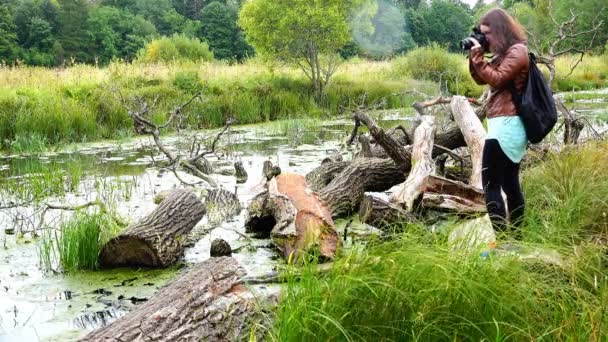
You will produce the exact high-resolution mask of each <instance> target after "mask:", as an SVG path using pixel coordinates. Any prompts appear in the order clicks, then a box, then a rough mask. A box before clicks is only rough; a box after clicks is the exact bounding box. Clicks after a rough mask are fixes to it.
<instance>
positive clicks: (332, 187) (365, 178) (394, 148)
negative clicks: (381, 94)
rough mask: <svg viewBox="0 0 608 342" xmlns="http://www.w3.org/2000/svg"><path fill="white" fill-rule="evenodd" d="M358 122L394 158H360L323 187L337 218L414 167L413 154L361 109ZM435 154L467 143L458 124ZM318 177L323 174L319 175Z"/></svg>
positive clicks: (322, 195) (325, 200)
mask: <svg viewBox="0 0 608 342" xmlns="http://www.w3.org/2000/svg"><path fill="white" fill-rule="evenodd" d="M355 118H356V120H357V121H359V122H362V123H363V124H365V125H366V126H368V128H370V126H371V127H372V128H370V133H371V134H372V136H373V137H374V139H375V140H376V142H378V143H379V144H380V145H381V146H382V147H383V148H384V149H385V150H389V151H390V153H388V154H389V155H390V156H391V158H393V159H379V158H357V159H355V160H353V161H352V162H351V163H350V164H349V165H348V166H346V167H345V168H344V169H343V170H342V172H340V173H338V174H336V175H335V176H333V178H332V181H331V182H330V183H329V184H327V186H325V187H324V188H322V189H321V190H319V197H320V198H321V201H322V202H323V203H325V204H326V205H327V206H328V207H329V209H330V210H331V213H332V216H333V217H343V216H347V215H349V214H351V213H353V212H355V211H356V210H357V209H358V208H359V204H360V203H361V199H362V198H363V194H364V193H365V192H381V191H386V190H388V189H390V188H391V187H392V186H394V185H397V184H399V183H401V182H403V181H404V180H405V175H406V174H407V173H408V172H409V170H410V168H411V161H410V154H409V153H408V151H407V150H406V149H405V148H404V147H403V146H401V145H400V144H399V142H398V141H397V140H395V139H394V138H393V137H392V136H391V135H388V134H386V133H385V132H384V131H383V130H382V129H381V128H380V127H379V126H378V125H377V124H376V123H375V122H374V121H373V119H371V118H370V117H369V116H368V115H367V114H365V113H363V112H357V113H356V114H355ZM435 140H436V144H440V145H441V146H442V147H441V148H439V147H437V146H435V147H434V148H433V156H437V155H440V154H443V153H445V149H446V148H447V149H449V150H451V149H455V148H458V147H463V146H466V144H465V141H464V138H463V136H462V133H461V132H460V129H459V128H458V127H455V128H453V129H450V130H449V131H446V132H443V133H441V134H438V135H437V136H436V137H435ZM316 177H322V176H320V175H317V176H316Z"/></svg>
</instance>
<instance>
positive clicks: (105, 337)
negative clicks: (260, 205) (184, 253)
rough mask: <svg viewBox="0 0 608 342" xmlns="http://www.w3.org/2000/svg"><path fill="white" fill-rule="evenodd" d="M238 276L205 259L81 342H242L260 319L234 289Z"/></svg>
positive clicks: (229, 264) (221, 262) (238, 271)
mask: <svg viewBox="0 0 608 342" xmlns="http://www.w3.org/2000/svg"><path fill="white" fill-rule="evenodd" d="M244 275H245V271H244V270H243V269H242V268H241V267H240V266H239V265H238V263H237V262H236V261H235V260H234V259H233V258H230V257H219V258H211V259H208V260H206V261H204V262H202V263H200V264H197V265H196V266H194V268H193V269H192V270H191V271H190V272H188V273H187V274H185V275H184V276H182V277H180V278H178V279H177V280H176V281H175V282H173V283H172V284H171V285H169V286H167V287H165V288H164V289H162V290H160V291H159V292H158V293H157V294H155V295H154V296H153V297H152V298H150V299H149V300H148V301H147V302H145V303H144V304H141V306H138V307H137V308H135V310H133V311H132V312H130V313H129V314H127V315H126V316H124V317H122V318H120V319H118V320H117V321H115V322H113V323H111V324H110V325H108V326H106V327H103V328H101V329H99V330H96V331H93V332H91V333H90V334H88V335H87V336H85V337H84V338H83V339H82V340H81V341H128V342H135V341H240V340H248V339H249V337H250V336H249V334H250V331H251V327H252V324H253V323H256V322H260V321H261V320H262V317H261V312H260V310H259V305H256V303H257V302H256V298H254V297H253V295H252V294H251V293H250V292H249V291H247V289H246V288H245V287H244V286H242V285H239V279H241V278H242V277H243V276H244ZM259 330H260V329H258V331H259ZM260 337H261V336H257V338H260Z"/></svg>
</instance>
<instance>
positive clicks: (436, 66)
mask: <svg viewBox="0 0 608 342" xmlns="http://www.w3.org/2000/svg"><path fill="white" fill-rule="evenodd" d="M393 72H394V73H396V74H398V75H402V76H410V77H412V78H414V79H421V80H431V81H435V82H441V87H442V88H444V89H445V88H447V90H449V91H450V92H451V93H453V94H462V95H467V96H478V95H480V94H481V91H482V89H483V88H482V87H481V86H478V85H476V84H475V82H474V81H473V79H472V78H471V76H470V75H469V72H468V64H467V63H466V57H465V56H464V55H461V54H454V53H449V52H448V51H447V50H446V49H444V48H442V47H440V46H439V45H437V44H433V45H430V46H425V47H421V48H417V49H415V50H412V51H411V52H409V53H408V54H407V55H405V56H404V57H400V58H397V59H396V60H395V62H394V69H393Z"/></svg>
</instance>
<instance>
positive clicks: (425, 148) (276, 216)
mask: <svg viewBox="0 0 608 342" xmlns="http://www.w3.org/2000/svg"><path fill="white" fill-rule="evenodd" d="M438 103H441V104H449V105H450V106H449V107H450V109H451V114H452V116H453V118H454V121H455V122H456V126H455V127H453V128H451V129H448V130H445V131H443V132H437V131H436V127H435V123H434V118H433V117H432V116H429V115H419V116H418V117H417V118H416V120H415V122H416V124H415V125H414V126H415V127H414V129H413V130H412V131H411V132H407V131H406V130H405V129H403V128H402V127H400V128H395V129H391V130H386V131H385V130H384V129H383V128H381V127H380V126H378V125H377V123H376V122H375V121H374V120H373V119H372V118H371V117H370V116H369V115H368V114H367V113H366V112H364V111H357V112H355V113H354V115H353V118H354V120H355V129H354V131H353V133H352V135H351V137H350V139H349V141H348V143H349V144H350V143H353V142H354V141H356V140H357V139H355V137H356V130H357V128H358V127H359V126H361V125H365V126H367V128H368V130H369V134H370V137H367V136H365V135H360V136H359V139H358V140H359V142H360V143H361V152H360V153H358V154H356V155H355V157H354V158H353V159H352V160H351V161H342V160H340V159H339V158H336V157H335V155H334V156H332V157H330V158H326V159H325V160H324V161H323V163H322V164H321V165H320V166H319V167H317V168H316V169H314V170H313V171H311V172H310V173H308V175H306V178H305V182H302V181H299V182H293V183H290V182H286V183H284V185H285V187H284V189H283V190H284V191H287V192H292V191H293V192H294V193H295V192H300V193H306V192H309V191H315V192H316V193H317V194H318V200H319V204H318V205H319V206H325V207H327V209H328V210H329V212H330V213H331V216H332V217H333V218H339V217H345V216H348V215H350V214H352V213H356V212H358V213H359V218H360V220H361V221H362V222H365V223H368V224H370V225H374V226H376V227H378V228H383V227H384V226H387V225H390V224H395V223H397V224H399V223H404V222H411V221H413V220H415V219H416V214H418V213H420V212H421V211H427V210H439V211H449V212H453V213H457V214H462V215H469V214H477V213H480V212H484V211H485V204H484V198H483V193H482V191H481V152H482V149H483V140H484V139H485V133H484V130H483V127H482V125H481V121H480V120H479V118H478V116H477V114H475V112H474V111H473V109H472V108H471V106H470V105H469V103H468V101H467V99H465V98H464V97H458V96H455V97H452V98H445V97H439V98H437V99H435V100H432V101H428V102H425V103H422V104H421V103H417V105H418V107H416V108H417V111H418V112H419V113H421V114H426V113H425V112H424V108H425V106H432V105H435V104H438ZM461 147H468V150H469V153H470V159H471V161H470V164H469V165H472V170H471V172H470V174H471V177H470V180H469V182H468V184H465V183H463V182H459V181H455V180H451V179H447V178H445V177H441V176H439V175H437V174H436V172H435V164H436V161H435V160H434V159H435V158H437V157H439V156H441V155H444V154H448V155H451V156H454V155H456V153H455V152H454V151H453V150H455V149H457V148H461ZM459 158H461V157H459ZM265 169H266V171H265V175H266V176H267V177H266V178H267V179H271V177H274V176H275V175H276V174H273V173H272V172H270V171H269V170H270V169H269V168H268V167H265ZM269 182H270V181H269ZM395 186H397V188H396V190H395V188H394V187H395ZM292 187H296V188H297V189H296V188H292ZM391 188H393V190H392V191H391V193H390V200H389V201H387V200H386V199H383V198H382V196H375V195H373V194H370V193H376V192H385V191H388V190H389V189H391ZM271 197H272V196H269V195H268V193H264V194H260V195H259V196H258V197H256V198H254V200H253V201H252V203H251V205H250V206H249V218H248V227H249V232H252V233H255V234H258V235H261V236H268V235H269V234H270V235H272V233H271V232H272V231H273V230H274V231H276V229H275V228H274V227H276V226H281V225H284V226H289V224H291V223H292V220H291V219H288V220H285V217H292V216H293V214H287V213H288V212H294V209H293V208H295V206H294V201H293V199H292V198H290V197H289V196H282V197H281V196H279V197H276V196H275V198H274V199H272V200H270V198H271ZM296 211H297V210H296ZM324 222H328V220H325V221H324ZM253 226H255V227H257V228H256V229H252V228H251V227H253ZM292 246H293V245H292ZM279 248H281V249H282V250H284V251H285V250H289V248H287V247H286V246H279Z"/></svg>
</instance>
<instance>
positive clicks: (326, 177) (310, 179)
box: [306, 161, 350, 191]
mask: <svg viewBox="0 0 608 342" xmlns="http://www.w3.org/2000/svg"><path fill="white" fill-rule="evenodd" d="M348 165H350V162H347V161H340V162H327V163H323V164H321V165H320V166H318V167H317V168H315V169H314V170H312V171H310V172H309V173H308V174H307V175H306V182H307V183H308V186H309V187H310V188H311V189H312V190H314V191H319V190H321V189H323V188H324V187H326V186H327V184H329V183H331V181H332V180H333V179H334V178H335V177H336V175H338V174H339V173H340V172H342V171H343V170H344V169H345V168H346V167H347V166H348Z"/></svg>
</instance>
